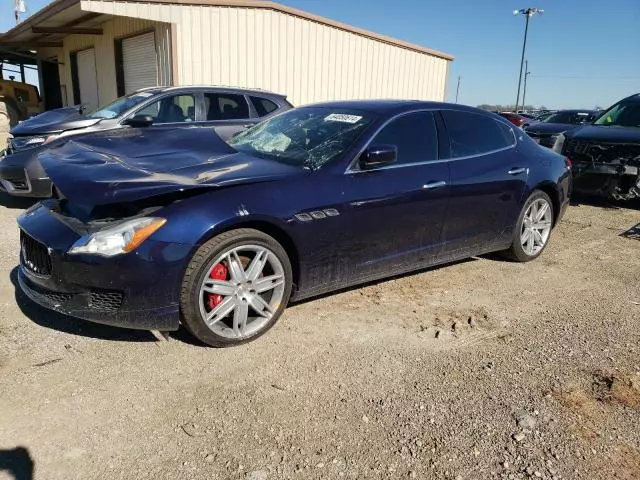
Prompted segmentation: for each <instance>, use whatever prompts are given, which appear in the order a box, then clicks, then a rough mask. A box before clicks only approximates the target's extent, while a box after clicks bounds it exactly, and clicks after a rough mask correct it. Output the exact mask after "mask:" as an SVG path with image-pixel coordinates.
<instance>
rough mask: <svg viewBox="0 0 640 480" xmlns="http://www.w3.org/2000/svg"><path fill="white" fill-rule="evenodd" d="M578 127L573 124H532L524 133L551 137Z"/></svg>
mask: <svg viewBox="0 0 640 480" xmlns="http://www.w3.org/2000/svg"><path fill="white" fill-rule="evenodd" d="M579 127H580V125H575V124H573V123H544V122H540V123H534V124H531V125H529V126H528V127H525V129H524V131H525V132H531V133H538V134H543V135H544V134H549V135H553V134H554V133H562V132H566V131H567V130H571V129H573V128H579Z"/></svg>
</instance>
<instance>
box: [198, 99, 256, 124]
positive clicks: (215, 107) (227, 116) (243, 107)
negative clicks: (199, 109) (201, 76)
mask: <svg viewBox="0 0 640 480" xmlns="http://www.w3.org/2000/svg"><path fill="white" fill-rule="evenodd" d="M204 112H205V115H206V119H207V120H241V119H245V118H249V105H248V104H247V100H246V99H245V98H244V95H234V94H232V93H205V94H204Z"/></svg>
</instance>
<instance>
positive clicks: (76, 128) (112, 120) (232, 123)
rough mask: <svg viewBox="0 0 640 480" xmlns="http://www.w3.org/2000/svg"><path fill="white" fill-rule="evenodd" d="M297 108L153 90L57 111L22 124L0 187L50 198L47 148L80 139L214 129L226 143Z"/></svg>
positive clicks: (236, 93) (260, 99)
mask: <svg viewBox="0 0 640 480" xmlns="http://www.w3.org/2000/svg"><path fill="white" fill-rule="evenodd" d="M290 108H291V104H290V103H289V102H287V100H286V97H285V96H283V95H278V94H274V93H270V92H266V91H262V90H246V89H238V88H222V87H213V86H189V87H153V88H148V89H144V90H141V91H137V92H135V93H132V94H130V95H127V96H124V97H121V98H118V99H117V100H115V101H114V102H112V103H110V104H109V105H106V106H104V107H101V108H99V109H98V110H96V111H94V112H90V113H86V114H84V113H82V109H81V108H79V107H67V108H61V109H56V110H51V111H48V112H45V113H42V114H40V115H38V116H36V117H33V118H31V119H29V120H27V121H25V122H22V123H20V124H18V125H17V126H16V127H14V128H13V129H12V130H11V134H12V135H13V138H12V139H10V140H9V147H8V149H7V151H6V152H5V153H4V154H3V155H2V156H3V158H2V160H1V161H0V185H1V186H2V189H4V190H6V191H7V192H8V193H9V194H11V195H16V196H26V197H50V196H51V193H52V192H51V181H50V180H49V178H48V177H47V175H46V173H45V172H44V171H43V169H42V167H41V166H40V164H39V163H38V158H37V157H38V154H39V153H41V152H42V151H44V150H45V149H46V148H49V147H52V146H55V145H57V144H60V143H63V142H65V141H67V140H68V139H70V138H74V137H76V136H78V135H89V134H94V133H97V132H106V131H108V132H110V133H114V132H116V133H117V131H119V130H123V129H131V128H149V129H155V128H166V127H174V128H184V127H206V128H213V129H214V130H215V131H216V133H217V134H218V135H219V136H221V137H222V138H223V139H224V138H229V137H231V136H232V135H233V134H234V133H237V132H239V131H242V130H244V129H246V128H248V127H250V126H252V125H254V124H256V123H257V122H259V121H261V120H263V119H265V118H268V117H270V116H273V115H275V114H277V113H280V112H282V111H285V110H288V109H290Z"/></svg>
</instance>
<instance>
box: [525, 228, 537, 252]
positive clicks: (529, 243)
mask: <svg viewBox="0 0 640 480" xmlns="http://www.w3.org/2000/svg"><path fill="white" fill-rule="evenodd" d="M526 245H527V253H528V254H529V255H533V249H534V248H535V246H536V242H535V240H534V238H533V232H531V231H530V232H529V238H528V239H527V243H526Z"/></svg>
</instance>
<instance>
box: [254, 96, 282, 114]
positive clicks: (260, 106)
mask: <svg viewBox="0 0 640 480" xmlns="http://www.w3.org/2000/svg"><path fill="white" fill-rule="evenodd" d="M249 98H250V99H251V103H252V104H253V108H255V109H256V112H258V116H259V117H264V116H265V115H269V114H270V113H271V112H273V111H274V110H277V109H278V105H276V104H275V103H273V102H272V101H271V100H268V99H266V98H262V97H249Z"/></svg>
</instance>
